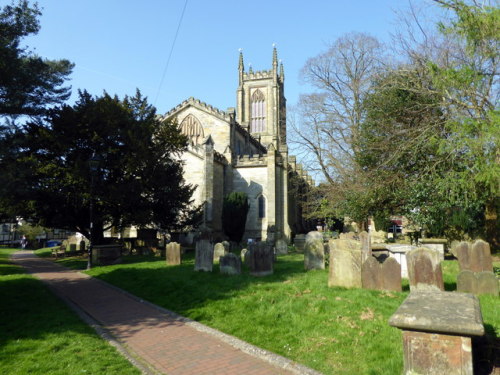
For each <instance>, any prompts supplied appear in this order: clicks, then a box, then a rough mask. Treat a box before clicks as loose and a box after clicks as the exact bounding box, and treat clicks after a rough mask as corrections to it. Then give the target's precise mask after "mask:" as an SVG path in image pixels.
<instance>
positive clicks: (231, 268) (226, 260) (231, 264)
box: [219, 253, 241, 275]
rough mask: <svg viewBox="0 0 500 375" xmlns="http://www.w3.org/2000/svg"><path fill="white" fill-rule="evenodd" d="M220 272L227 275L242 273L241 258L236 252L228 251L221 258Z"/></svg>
mask: <svg viewBox="0 0 500 375" xmlns="http://www.w3.org/2000/svg"><path fill="white" fill-rule="evenodd" d="M219 262H220V263H219V264H220V273H222V274H225V275H239V274H240V273H241V260H240V258H238V256H237V255H236V254H232V253H227V254H226V255H223V256H221V257H220V259H219Z"/></svg>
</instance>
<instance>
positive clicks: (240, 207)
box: [222, 191, 250, 243]
mask: <svg viewBox="0 0 500 375" xmlns="http://www.w3.org/2000/svg"><path fill="white" fill-rule="evenodd" d="M249 208H250V205H249V204H248V197H247V195H246V194H245V193H243V192H238V191H235V192H232V193H229V194H228V195H227V196H225V197H224V201H223V203H222V228H223V230H224V233H225V234H226V236H228V237H229V240H231V241H234V242H238V243H239V242H241V239H242V238H243V234H244V233H245V225H246V221H247V214H248V210H249Z"/></svg>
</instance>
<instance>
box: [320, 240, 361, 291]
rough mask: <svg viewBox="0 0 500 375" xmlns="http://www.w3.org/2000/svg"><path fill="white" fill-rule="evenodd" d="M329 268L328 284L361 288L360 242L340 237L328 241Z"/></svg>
mask: <svg viewBox="0 0 500 375" xmlns="http://www.w3.org/2000/svg"><path fill="white" fill-rule="evenodd" d="M328 246H329V248H330V270H329V275H328V286H330V287H332V286H343V287H346V288H361V287H362V285H361V264H362V263H361V242H359V241H354V240H350V239H345V238H340V239H337V240H330V241H329V242H328Z"/></svg>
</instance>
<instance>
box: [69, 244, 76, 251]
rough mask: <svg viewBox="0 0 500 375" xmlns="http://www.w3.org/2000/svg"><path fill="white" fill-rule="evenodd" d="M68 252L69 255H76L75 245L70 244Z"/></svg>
mask: <svg viewBox="0 0 500 375" xmlns="http://www.w3.org/2000/svg"><path fill="white" fill-rule="evenodd" d="M69 252H70V253H76V243H70V244H69Z"/></svg>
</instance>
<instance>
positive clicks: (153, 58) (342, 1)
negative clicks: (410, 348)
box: [0, 0, 434, 113]
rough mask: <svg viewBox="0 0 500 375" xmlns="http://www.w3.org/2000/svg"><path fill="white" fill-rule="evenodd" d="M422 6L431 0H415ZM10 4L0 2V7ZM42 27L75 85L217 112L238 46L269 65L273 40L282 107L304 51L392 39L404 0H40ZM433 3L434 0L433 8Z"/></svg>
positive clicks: (258, 65)
mask: <svg viewBox="0 0 500 375" xmlns="http://www.w3.org/2000/svg"><path fill="white" fill-rule="evenodd" d="M414 2H415V3H418V4H420V5H422V4H424V5H425V4H428V5H429V4H430V1H429V0H415V1H414ZM7 3H10V0H9V1H6V0H0V4H2V5H5V4H7ZM39 5H40V6H41V7H42V8H43V16H42V18H41V31H40V33H39V34H38V35H36V36H34V37H30V38H29V39H26V43H27V44H28V45H29V46H30V47H31V48H32V49H33V50H34V51H35V52H36V53H38V54H39V55H41V56H43V57H47V58H50V59H56V58H66V59H69V60H70V61H72V62H73V63H75V64H76V66H75V69H74V72H73V74H72V76H71V82H70V84H71V85H72V86H73V96H72V99H71V101H74V100H75V98H76V92H77V90H78V89H87V90H88V91H89V92H90V93H91V94H94V95H100V94H102V92H103V90H106V91H107V92H108V93H110V94H118V95H119V96H120V97H122V96H124V95H125V94H129V95H133V94H134V93H135V89H136V88H139V89H140V90H141V91H142V92H143V94H145V95H146V96H147V97H148V98H149V101H150V102H151V103H153V104H154V105H155V106H156V107H157V108H158V113H165V112H167V111H168V110H169V109H171V108H172V107H174V106H175V105H177V104H178V103H180V102H182V101H183V100H184V99H187V98H189V97H190V96H194V97H196V98H198V99H200V100H202V101H204V102H207V103H208V104H211V105H213V106H214V107H217V108H219V109H222V110H225V109H227V108H228V107H234V106H235V92H236V87H237V78H238V76H237V66H238V50H239V49H240V48H241V49H242V50H243V54H244V59H245V67H246V69H247V70H248V66H249V63H251V64H252V67H253V69H254V70H262V69H270V68H271V58H272V45H273V43H275V44H276V46H277V49H278V58H279V59H281V60H282V61H283V65H284V69H285V95H286V97H287V101H288V105H294V104H295V103H296V102H297V99H298V96H299V94H300V93H303V92H307V91H308V90H309V88H307V87H305V86H304V85H302V84H301V83H300V80H299V72H300V69H301V68H302V66H303V65H304V63H305V62H306V60H307V59H308V58H309V57H313V56H316V55H317V54H319V53H321V52H322V51H324V50H325V49H326V48H327V46H328V44H329V43H331V42H333V41H334V40H335V39H336V38H338V37H340V36H342V35H343V34H345V33H348V32H352V31H360V32H366V33H369V34H372V35H374V36H376V37H378V38H380V39H381V40H383V41H386V42H389V41H390V33H392V32H394V30H395V29H396V27H397V22H396V20H397V16H396V14H395V11H402V10H404V9H406V8H408V1H407V0H309V1H298V0H288V1H285V0H275V1H273V0H267V1H264V0H254V1H244V2H243V1H222V0H220V1H219V0H212V1H206V0H205V1H203V0H188V2H187V5H186V8H185V12H184V16H183V19H182V23H181V25H180V28H179V31H178V36H177V40H176V43H175V46H174V49H173V52H172V56H171V59H170V63H169V65H168V69H167V70H166V74H165V76H164V80H163V83H162V85H161V87H160V82H161V80H162V77H163V73H164V71H165V66H166V63H167V59H168V56H169V53H170V51H171V49H172V44H173V42H174V37H175V34H176V30H177V28H178V24H179V19H180V17H181V14H182V11H183V9H184V6H185V0H143V1H132V0H66V1H64V0H40V1H39ZM433 6H434V5H433Z"/></svg>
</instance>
